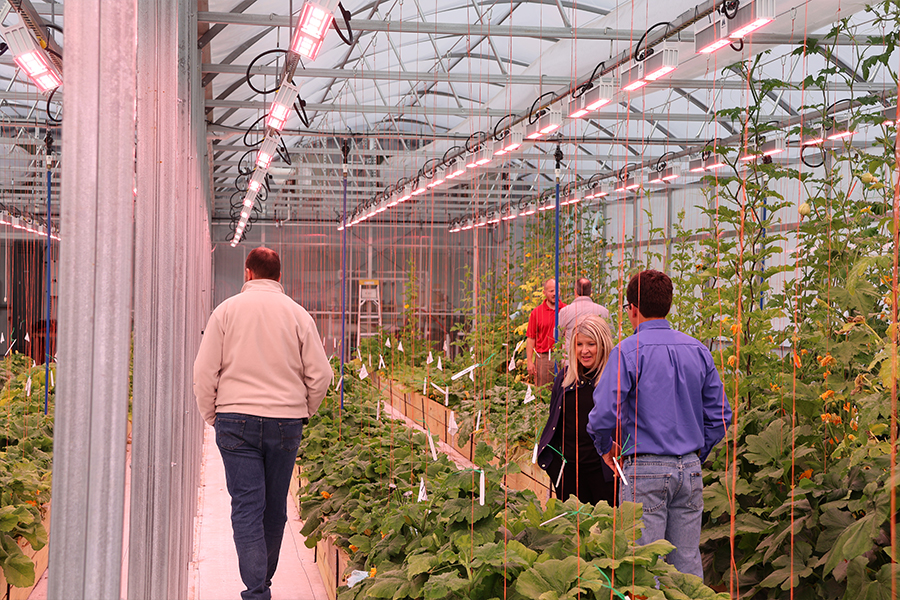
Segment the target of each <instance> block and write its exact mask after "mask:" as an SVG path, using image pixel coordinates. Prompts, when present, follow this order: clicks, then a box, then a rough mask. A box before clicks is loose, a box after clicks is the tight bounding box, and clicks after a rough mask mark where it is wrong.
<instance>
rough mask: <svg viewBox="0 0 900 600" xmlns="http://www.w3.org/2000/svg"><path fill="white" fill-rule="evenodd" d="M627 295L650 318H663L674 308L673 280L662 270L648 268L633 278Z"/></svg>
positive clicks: (629, 283) (631, 302) (630, 302)
mask: <svg viewBox="0 0 900 600" xmlns="http://www.w3.org/2000/svg"><path fill="white" fill-rule="evenodd" d="M625 295H626V297H627V298H628V303H629V304H632V305H634V306H637V307H638V310H640V311H641V314H642V315H644V316H645V317H647V318H648V319H659V318H663V317H665V316H666V315H668V314H669V310H670V309H671V308H672V280H671V279H669V276H668V275H666V274H665V273H663V272H662V271H654V270H653V269H647V270H646V271H641V272H640V273H638V274H637V275H635V276H633V277H632V278H631V281H629V282H628V290H627V291H626V292H625Z"/></svg>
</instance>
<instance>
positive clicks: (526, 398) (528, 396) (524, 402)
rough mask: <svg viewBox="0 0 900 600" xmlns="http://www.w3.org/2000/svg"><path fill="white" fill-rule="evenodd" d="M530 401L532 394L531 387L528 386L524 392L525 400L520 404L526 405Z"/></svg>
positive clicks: (532, 397)
mask: <svg viewBox="0 0 900 600" xmlns="http://www.w3.org/2000/svg"><path fill="white" fill-rule="evenodd" d="M532 400H534V392H532V391H531V386H530V385H529V386H528V389H527V390H525V399H524V400H522V404H528V403H529V402H531V401H532Z"/></svg>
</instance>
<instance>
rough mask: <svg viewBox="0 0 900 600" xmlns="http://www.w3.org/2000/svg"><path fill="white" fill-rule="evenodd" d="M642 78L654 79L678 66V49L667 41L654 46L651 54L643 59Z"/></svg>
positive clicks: (663, 75) (646, 79)
mask: <svg viewBox="0 0 900 600" xmlns="http://www.w3.org/2000/svg"><path fill="white" fill-rule="evenodd" d="M643 65H644V80H645V81H656V80H657V79H660V78H662V77H665V76H666V75H668V74H670V73H671V72H672V71H674V70H675V69H677V68H678V50H677V49H676V48H674V47H673V46H670V45H669V44H668V43H663V44H661V45H660V46H659V47H658V48H654V52H653V54H651V55H650V56H649V57H647V58H646V59H644V61H643Z"/></svg>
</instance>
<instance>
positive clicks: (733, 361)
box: [728, 354, 737, 367]
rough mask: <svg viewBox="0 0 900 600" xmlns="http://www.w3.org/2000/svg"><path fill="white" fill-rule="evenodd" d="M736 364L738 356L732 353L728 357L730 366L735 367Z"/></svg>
mask: <svg viewBox="0 0 900 600" xmlns="http://www.w3.org/2000/svg"><path fill="white" fill-rule="evenodd" d="M736 364H737V356H735V355H734V354H732V355H731V356H729V357H728V366H729V367H734V366H735V365H736Z"/></svg>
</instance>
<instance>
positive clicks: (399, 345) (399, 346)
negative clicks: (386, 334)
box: [397, 340, 403, 352]
mask: <svg viewBox="0 0 900 600" xmlns="http://www.w3.org/2000/svg"><path fill="white" fill-rule="evenodd" d="M397 350H399V351H400V352H403V340H400V341H399V342H397Z"/></svg>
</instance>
